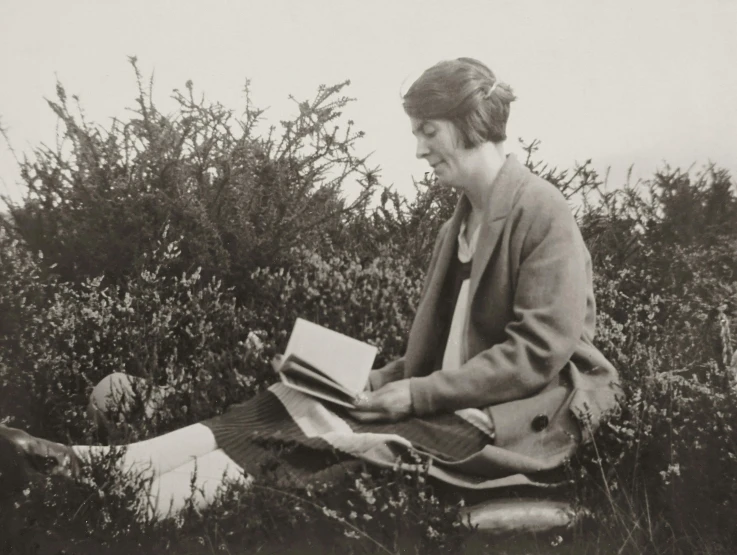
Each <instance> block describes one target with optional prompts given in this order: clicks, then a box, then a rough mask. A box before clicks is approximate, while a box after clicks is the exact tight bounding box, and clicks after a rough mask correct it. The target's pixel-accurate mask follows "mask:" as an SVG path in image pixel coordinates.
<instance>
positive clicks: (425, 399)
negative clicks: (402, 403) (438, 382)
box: [409, 376, 437, 416]
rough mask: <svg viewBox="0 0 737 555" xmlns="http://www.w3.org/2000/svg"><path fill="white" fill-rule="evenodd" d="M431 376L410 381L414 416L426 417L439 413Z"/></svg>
mask: <svg viewBox="0 0 737 555" xmlns="http://www.w3.org/2000/svg"><path fill="white" fill-rule="evenodd" d="M428 378H430V376H422V377H417V378H410V379H409V393H410V396H411V397H412V414H414V415H416V416H425V415H426V414H432V413H434V412H437V409H436V407H435V403H434V402H433V397H434V396H433V391H432V387H431V382H430V380H429V379H428Z"/></svg>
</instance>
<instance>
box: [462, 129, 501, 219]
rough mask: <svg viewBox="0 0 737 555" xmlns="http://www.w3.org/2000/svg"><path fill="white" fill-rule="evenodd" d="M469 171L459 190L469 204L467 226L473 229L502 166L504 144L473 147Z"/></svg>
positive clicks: (483, 209) (481, 216)
mask: <svg viewBox="0 0 737 555" xmlns="http://www.w3.org/2000/svg"><path fill="white" fill-rule="evenodd" d="M474 150H475V152H474V153H473V155H472V157H471V160H473V163H472V164H471V166H470V171H469V173H468V175H467V179H466V180H465V182H464V183H463V185H462V186H461V189H462V190H463V192H464V193H465V194H466V197H468V200H469V201H470V202H471V213H470V214H469V216H468V217H469V224H470V225H472V226H473V227H474V228H475V227H476V225H478V223H479V222H480V221H481V219H482V218H483V214H484V212H485V210H486V203H487V200H488V198H489V192H490V191H491V188H492V186H493V183H494V179H495V178H496V176H497V174H498V173H499V170H500V169H501V167H502V165H503V164H504V160H505V159H506V155H505V154H504V143H503V142H500V143H491V142H487V143H483V144H481V145H479V146H477V147H475V149H474Z"/></svg>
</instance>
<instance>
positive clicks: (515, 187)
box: [456, 154, 529, 315]
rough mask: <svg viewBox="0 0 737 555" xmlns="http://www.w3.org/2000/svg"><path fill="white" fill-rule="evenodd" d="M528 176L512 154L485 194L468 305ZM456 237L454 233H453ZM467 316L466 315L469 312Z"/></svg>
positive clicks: (525, 169) (527, 172) (526, 171)
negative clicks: (484, 209) (485, 203)
mask: <svg viewBox="0 0 737 555" xmlns="http://www.w3.org/2000/svg"><path fill="white" fill-rule="evenodd" d="M528 175H529V170H527V168H525V167H524V166H523V165H522V164H521V163H520V162H519V161H518V160H517V157H516V156H515V155H514V154H510V155H508V156H507V159H506V160H505V162H504V164H503V165H502V167H501V168H500V170H499V173H498V174H497V176H496V178H495V179H494V183H493V184H492V186H491V190H490V191H489V196H488V199H487V205H486V206H487V208H486V216H485V218H484V220H483V222H482V223H481V231H480V233H479V239H478V244H477V245H476V252H475V253H474V256H473V264H472V266H471V281H470V283H469V288H468V289H469V291H468V294H469V297H468V298H469V300H471V301H472V300H473V298H474V296H475V295H476V291H477V290H478V287H479V282H480V281H481V276H482V274H483V273H484V270H485V269H486V267H487V266H488V264H489V261H490V260H491V256H492V254H493V253H494V249H495V248H496V246H497V244H498V243H499V239H500V238H501V236H502V230H503V229H504V223H505V222H506V219H507V216H508V215H509V212H510V211H511V210H512V207H513V206H514V204H515V203H516V201H517V197H518V195H519V192H520V189H521V187H522V184H523V183H524V182H525V180H526V179H527V177H528ZM457 235H458V232H457V231H456V236H457ZM472 304H473V303H472ZM468 314H469V315H470V311H469V313H468Z"/></svg>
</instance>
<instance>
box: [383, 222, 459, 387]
mask: <svg viewBox="0 0 737 555" xmlns="http://www.w3.org/2000/svg"><path fill="white" fill-rule="evenodd" d="M447 230H448V222H446V223H445V224H443V226H442V227H441V228H440V231H439V232H438V236H437V238H436V239H435V246H434V247H433V252H432V257H431V258H430V265H429V266H428V270H427V274H426V275H425V282H424V283H423V286H422V291H421V292H420V299H419V302H421V301H422V298H423V297H424V296H425V292H426V291H427V286H428V284H429V282H430V276H432V274H433V271H434V269H435V264H436V263H437V261H438V255H439V253H440V247H441V246H442V244H443V238H444V237H445V235H446V234H447ZM404 377H405V375H404V357H401V358H398V359H396V360H394V361H392V362H390V363H389V364H387V365H386V366H384V367H383V368H377V369H376V370H372V371H371V373H370V374H369V389H370V390H371V391H376V390H377V389H379V388H380V387H382V386H383V385H385V384H388V383H390V382H395V381H397V380H401V379H402V378H404Z"/></svg>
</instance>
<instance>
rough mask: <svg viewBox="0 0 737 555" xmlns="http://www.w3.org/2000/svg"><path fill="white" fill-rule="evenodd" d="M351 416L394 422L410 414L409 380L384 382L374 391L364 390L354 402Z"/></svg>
mask: <svg viewBox="0 0 737 555" xmlns="http://www.w3.org/2000/svg"><path fill="white" fill-rule="evenodd" d="M350 413H351V416H353V418H355V419H356V420H360V421H361V422H396V421H397V420H402V419H403V418H406V417H407V416H409V415H410V414H412V396H411V395H410V390H409V380H398V381H395V382H391V383H388V384H386V385H385V386H383V387H381V388H379V389H377V390H376V391H366V392H364V393H363V395H362V396H361V398H360V399H359V400H358V401H357V402H356V409H355V410H352V411H350Z"/></svg>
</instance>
